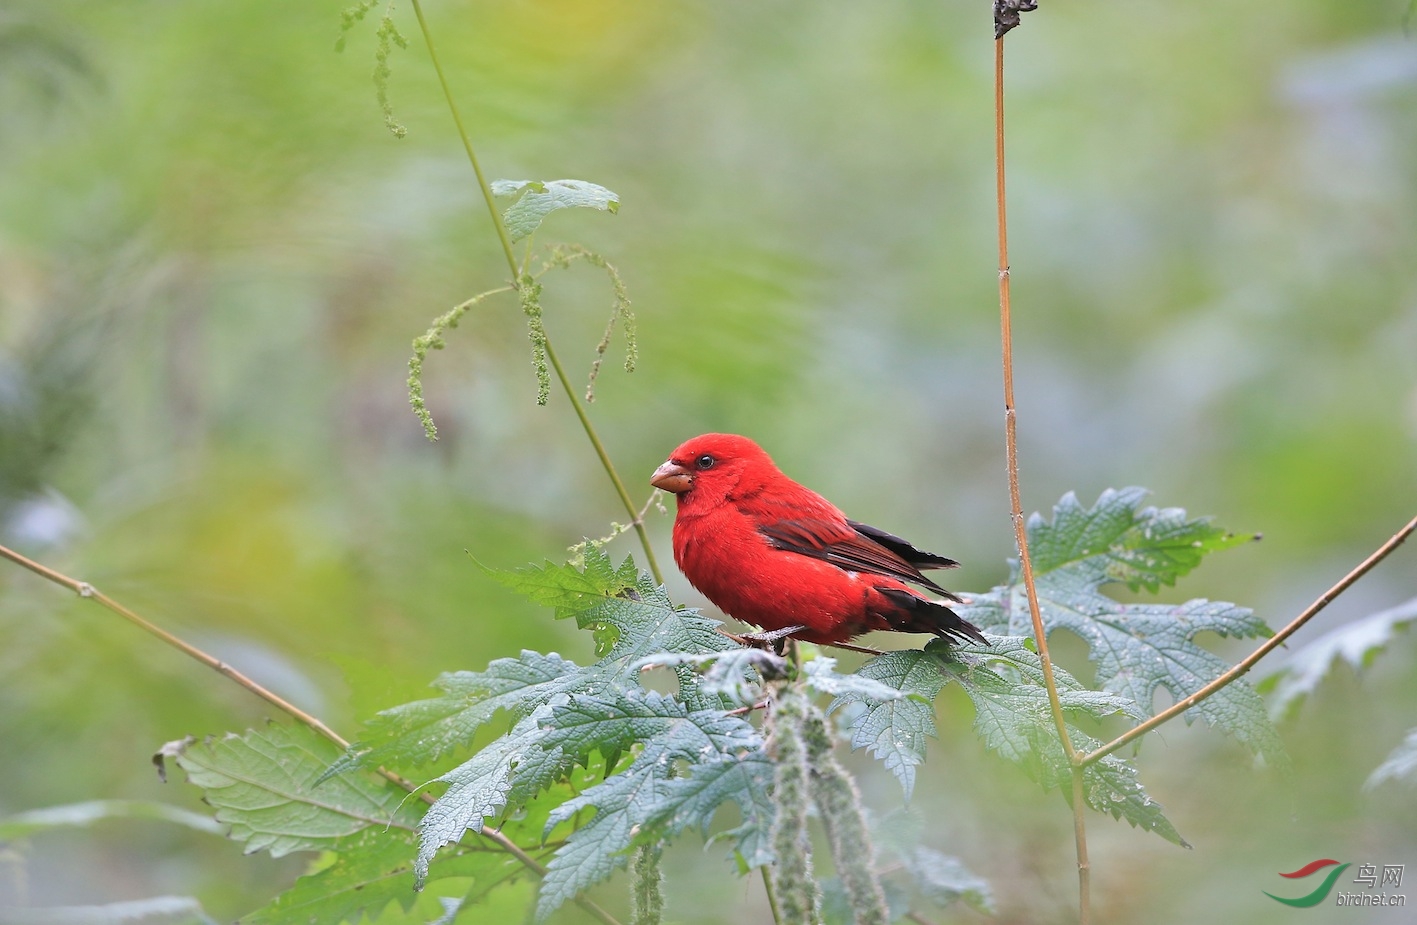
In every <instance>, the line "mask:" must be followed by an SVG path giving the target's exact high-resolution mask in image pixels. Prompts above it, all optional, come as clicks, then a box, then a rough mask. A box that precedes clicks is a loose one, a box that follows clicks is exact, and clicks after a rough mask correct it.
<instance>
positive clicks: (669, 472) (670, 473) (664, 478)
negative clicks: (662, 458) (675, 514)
mask: <svg viewBox="0 0 1417 925" xmlns="http://www.w3.org/2000/svg"><path fill="white" fill-rule="evenodd" d="M649 483H650V484H651V485H653V486H654V487H655V488H662V489H664V490H665V491H668V492H673V493H674V494H676V495H678V494H683V493H684V492H686V491H688V490H689V489H690V488H691V487H693V484H694V474H693V473H692V472H690V471H689V470H688V469H685V468H684V467H683V466H681V465H679V464H678V463H676V462H675V461H674V460H672V459H671V460H668V461H667V462H665V463H664V465H662V466H660V467H659V468H658V469H656V470H654V475H652V476H650V479H649Z"/></svg>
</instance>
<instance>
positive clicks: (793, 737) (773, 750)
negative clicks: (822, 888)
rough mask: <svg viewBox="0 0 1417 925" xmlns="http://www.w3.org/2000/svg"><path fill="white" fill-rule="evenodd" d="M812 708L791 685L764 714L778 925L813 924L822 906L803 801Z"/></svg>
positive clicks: (779, 689)
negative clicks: (771, 767)
mask: <svg viewBox="0 0 1417 925" xmlns="http://www.w3.org/2000/svg"><path fill="white" fill-rule="evenodd" d="M808 706H810V704H809V702H808V701H807V698H806V696H805V695H804V694H803V693H802V692H801V691H800V690H798V689H795V688H793V687H792V686H791V685H788V684H783V685H780V686H778V687H777V690H776V692H775V693H774V695H773V700H772V706H771V709H770V711H769V713H768V717H767V724H768V749H769V752H770V754H772V756H773V757H774V758H775V759H776V762H777V773H776V776H775V778H774V781H773V802H774V803H775V804H777V815H776V816H775V817H774V819H773V827H772V848H773V853H774V854H775V855H776V862H775V863H774V865H773V870H772V883H773V891H774V893H775V895H776V898H777V911H778V915H779V919H778V923H777V925H817V923H818V922H819V921H820V918H821V913H820V908H821V906H820V901H819V897H818V895H817V882H816V880H815V879H814V878H813V876H812V845H811V840H810V838H809V836H808V832H807V801H808V800H809V799H810V789H811V783H810V777H811V769H810V768H809V767H808V759H807V747H806V744H805V743H804V742H803V739H802V725H803V720H804V718H805V716H806V710H807V708H808Z"/></svg>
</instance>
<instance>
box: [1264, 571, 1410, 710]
mask: <svg viewBox="0 0 1417 925" xmlns="http://www.w3.org/2000/svg"><path fill="white" fill-rule="evenodd" d="M1414 622H1417V597H1415V598H1413V599H1411V600H1409V601H1406V602H1404V603H1402V604H1399V605H1397V606H1396V607H1393V608H1390V609H1388V610H1384V611H1380V612H1379V613H1375V614H1372V615H1370V616H1367V617H1364V618H1362V619H1361V620H1354V621H1353V622H1351V623H1345V624H1344V625H1342V626H1340V627H1338V628H1337V629H1333V630H1330V631H1329V632H1327V633H1324V634H1323V635H1322V636H1320V637H1319V638H1318V639H1315V640H1314V641H1313V642H1311V643H1309V644H1307V645H1305V646H1304V647H1303V648H1301V649H1299V650H1298V651H1296V652H1295V653H1294V654H1292V655H1290V656H1289V658H1288V660H1286V661H1285V663H1284V664H1283V665H1281V666H1279V669H1278V670H1277V671H1275V672H1274V674H1271V675H1269V676H1268V677H1266V678H1265V679H1264V680H1263V681H1261V682H1260V683H1259V689H1260V690H1261V691H1264V692H1266V693H1268V692H1272V695H1271V700H1270V715H1271V716H1273V717H1275V718H1276V719H1278V718H1280V717H1283V716H1285V715H1287V714H1288V713H1290V712H1291V711H1292V710H1294V709H1296V708H1297V707H1298V706H1299V704H1301V703H1303V701H1304V698H1305V697H1307V696H1308V695H1310V694H1312V693H1313V692H1314V689H1315V688H1317V687H1318V686H1319V682H1321V681H1322V680H1323V679H1324V678H1325V677H1326V676H1327V675H1328V673H1329V671H1330V670H1332V668H1333V666H1334V665H1336V664H1338V663H1339V662H1345V663H1347V664H1348V666H1349V667H1350V668H1352V669H1353V670H1354V671H1355V672H1358V671H1362V670H1364V669H1365V668H1367V667H1368V666H1369V665H1371V664H1372V662H1373V659H1375V658H1377V656H1378V655H1379V654H1380V653H1381V652H1382V651H1383V649H1385V648H1387V646H1388V644H1389V643H1391V642H1392V640H1393V639H1394V638H1395V636H1396V635H1397V633H1398V632H1399V631H1401V630H1404V629H1406V628H1407V627H1408V626H1410V625H1411V624H1412V623H1414Z"/></svg>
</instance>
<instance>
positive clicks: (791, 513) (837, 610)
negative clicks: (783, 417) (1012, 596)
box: [650, 434, 985, 643]
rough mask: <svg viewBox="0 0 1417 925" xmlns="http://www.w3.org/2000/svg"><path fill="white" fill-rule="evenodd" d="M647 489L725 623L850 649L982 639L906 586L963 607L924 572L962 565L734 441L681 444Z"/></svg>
mask: <svg viewBox="0 0 1417 925" xmlns="http://www.w3.org/2000/svg"><path fill="white" fill-rule="evenodd" d="M650 484H651V485H654V486H655V487H656V488H662V489H664V490H665V491H669V492H673V493H674V494H675V495H677V496H678V497H677V500H678V502H679V513H678V515H677V516H676V517H675V519H674V561H675V562H676V563H678V565H679V570H680V571H682V572H683V573H684V577H686V578H688V579H689V583H690V584H692V585H693V586H694V587H695V588H698V589H699V590H700V591H701V592H703V594H704V596H706V597H707V598H708V599H709V600H711V601H713V602H714V603H715V604H717V605H718V607H719V608H720V609H721V610H722V611H723V612H724V613H726V614H728V615H730V616H732V617H735V618H737V619H739V620H742V621H743V622H745V623H752V624H754V625H756V626H760V627H762V628H763V629H765V630H767V631H768V632H767V633H766V634H764V635H763V636H762V637H760V638H763V639H765V640H767V639H772V640H775V639H780V638H782V637H785V636H792V637H795V638H797V639H802V640H805V641H807V642H818V643H836V642H845V641H846V640H848V639H852V638H855V637H856V636H859V635H861V634H862V633H867V632H870V631H871V630H894V631H897V632H903V633H935V634H936V635H938V636H944V637H947V638H953V639H957V640H961V641H962V640H965V639H974V640H977V641H979V642H984V641H985V639H984V636H983V634H981V633H980V632H979V629H978V627H976V626H974V625H973V624H971V623H969V622H968V621H966V620H963V619H961V618H960V616H959V615H958V614H956V613H955V612H954V611H953V610H950V608H949V607H948V606H947V605H945V604H944V603H942V602H940V601H936V600H932V599H930V598H928V597H925V596H924V595H923V594H921V593H920V592H918V591H915V590H913V589H912V588H910V587H909V585H908V584H907V582H909V583H911V584H916V585H920V586H921V587H923V588H926V589H928V590H930V591H933V592H935V593H936V594H938V595H940V596H942V597H944V598H946V599H947V600H950V601H956V602H957V601H959V600H960V599H959V598H958V597H956V596H955V595H953V594H951V593H950V592H948V591H946V590H945V589H944V588H942V587H940V586H939V585H937V584H935V583H934V582H933V581H931V580H930V579H928V578H926V577H925V576H924V574H922V571H921V570H922V569H938V568H954V567H956V566H957V565H959V563H958V562H955V561H954V560H953V559H946V558H944V557H943V556H937V555H935V554H934V553H929V552H921V551H920V550H919V549H916V548H915V547H914V546H912V545H910V543H908V542H906V541H905V540H903V539H901V538H900V537H898V536H893V535H892V534H890V533H887V532H886V531H884V530H878V529H876V528H875V527H869V526H867V525H866V524H863V523H857V522H856V521H854V520H848V519H847V518H846V515H845V514H843V513H842V512H841V511H840V510H838V509H837V508H836V506H835V505H833V504H832V503H831V502H830V501H828V500H827V499H826V498H823V497H822V496H821V495H819V494H817V493H816V492H815V491H812V490H811V489H810V488H807V487H806V486H804V485H799V484H798V483H797V482H794V481H793V480H792V479H790V478H788V477H787V476H786V475H784V474H783V473H782V470H780V469H778V468H777V466H776V465H774V464H773V461H772V459H771V458H770V457H769V456H768V454H767V453H765V452H763V449H762V447H760V446H758V445H757V444H756V443H754V442H753V441H751V440H749V439H748V438H747V437H739V436H737V435H735V434H704V435H703V436H701V437H695V438H694V439H692V440H689V441H688V442H686V443H684V444H683V445H682V446H680V447H679V448H678V449H677V450H675V451H674V452H673V453H671V454H670V455H669V459H668V460H667V461H666V462H665V463H664V465H662V466H660V467H659V468H658V469H656V470H655V471H654V476H653V477H652V478H651V479H650Z"/></svg>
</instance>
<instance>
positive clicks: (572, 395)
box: [546, 338, 664, 584]
mask: <svg viewBox="0 0 1417 925" xmlns="http://www.w3.org/2000/svg"><path fill="white" fill-rule="evenodd" d="M546 359H547V360H549V361H550V363H551V368H552V369H553V370H555V371H556V378H557V379H559V380H560V382H561V388H562V389H563V390H564V391H565V393H566V397H567V398H568V399H570V401H571V407H572V408H573V409H575V412H576V417H577V418H579V419H580V422H581V427H582V428H583V429H584V430H585V435H586V438H587V439H589V440H590V445H591V446H592V447H594V448H595V455H596V456H599V457H600V464H601V466H603V467H604V468H605V474H606V475H608V476H610V482H611V484H613V485H614V486H615V493H616V494H617V495H619V496H620V503H621V504H623V505H625V510H626V511H627V512H628V513H629V515H630V522H631V524H632V525H633V526H634V528H635V533H637V534H638V535H639V538H640V545H641V546H643V547H644V551H645V561H646V562H648V563H649V570H650V573H651V574H653V575H654V580H655V581H657V582H659V583H660V584H664V575H662V574H661V573H660V571H659V562H658V561H656V560H655V557H654V549H653V547H651V546H650V542H649V531H647V530H645V524H644V519H643V518H641V517H640V513H639V511H637V510H636V509H635V502H634V501H632V500H631V499H630V493H629V492H628V491H626V490H625V483H624V482H623V481H621V480H620V473H618V472H616V471H615V465H614V463H612V462H611V461H610V454H608V453H606V452H605V444H603V443H601V442H600V435H599V434H597V433H596V432H595V427H594V425H592V424H591V422H590V415H588V414H586V410H585V408H584V407H583V406H582V405H581V400H580V396H578V395H577V394H576V390H575V387H574V386H572V385H571V380H570V379H569V378H568V377H567V376H566V370H565V368H564V367H563V366H562V365H561V361H560V360H559V359H557V358H556V351H555V349H553V348H552V346H551V341H550V339H549V338H548V339H547V341H546Z"/></svg>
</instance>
